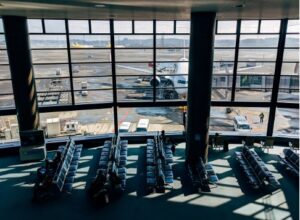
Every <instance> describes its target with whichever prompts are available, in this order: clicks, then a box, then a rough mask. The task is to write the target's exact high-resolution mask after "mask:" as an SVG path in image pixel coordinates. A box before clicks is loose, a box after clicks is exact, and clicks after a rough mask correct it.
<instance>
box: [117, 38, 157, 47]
mask: <svg viewBox="0 0 300 220" xmlns="http://www.w3.org/2000/svg"><path fill="white" fill-rule="evenodd" d="M125 47H126V48H130V47H137V48H139V47H141V48H144V47H153V36H152V35H138V36H136V35H135V36H134V35H115V48H125Z"/></svg>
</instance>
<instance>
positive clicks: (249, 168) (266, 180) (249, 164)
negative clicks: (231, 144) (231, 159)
mask: <svg viewBox="0 0 300 220" xmlns="http://www.w3.org/2000/svg"><path fill="white" fill-rule="evenodd" d="M235 155H236V159H237V160H238V161H239V163H240V166H241V168H242V169H243V171H244V173H245V175H246V176H247V178H248V180H249V183H250V185H251V186H252V187H253V188H260V187H263V186H265V185H267V184H269V185H271V186H273V187H275V188H278V187H279V185H280V184H279V182H278V181H277V180H276V179H275V177H274V176H273V174H272V173H271V172H270V171H269V170H268V168H267V167H266V165H265V163H264V162H263V161H262V159H261V158H260V157H259V156H258V155H257V153H256V152H255V151H254V150H251V149H249V148H248V147H243V150H242V152H235Z"/></svg>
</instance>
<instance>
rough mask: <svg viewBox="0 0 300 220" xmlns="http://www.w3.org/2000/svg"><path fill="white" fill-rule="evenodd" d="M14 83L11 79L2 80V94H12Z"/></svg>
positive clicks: (0, 87) (0, 84)
mask: <svg viewBox="0 0 300 220" xmlns="http://www.w3.org/2000/svg"><path fill="white" fill-rule="evenodd" d="M12 93H13V89H12V84H11V81H10V80H2V81H0V94H12Z"/></svg>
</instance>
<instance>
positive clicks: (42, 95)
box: [37, 91, 72, 106]
mask: <svg viewBox="0 0 300 220" xmlns="http://www.w3.org/2000/svg"><path fill="white" fill-rule="evenodd" d="M37 96H38V105H39V106H51V105H52V106H53V105H69V104H71V103H72V97H71V93H70V92H62V91H57V92H39V93H37Z"/></svg>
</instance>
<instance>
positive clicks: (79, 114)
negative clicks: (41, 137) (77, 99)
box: [40, 108, 114, 138]
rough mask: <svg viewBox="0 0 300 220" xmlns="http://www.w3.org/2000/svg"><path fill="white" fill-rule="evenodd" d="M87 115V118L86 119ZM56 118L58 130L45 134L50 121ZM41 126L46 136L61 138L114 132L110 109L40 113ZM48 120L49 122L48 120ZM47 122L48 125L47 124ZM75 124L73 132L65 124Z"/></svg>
mask: <svg viewBox="0 0 300 220" xmlns="http://www.w3.org/2000/svg"><path fill="white" fill-rule="evenodd" d="M87 115H88V116H89V117H87ZM55 118H58V119H59V121H58V124H59V125H60V126H59V128H60V129H58V130H56V131H55V130H54V129H51V130H52V133H48V132H47V127H48V126H49V127H50V126H51V124H50V123H51V121H53V120H51V119H55ZM40 119H41V126H42V127H44V129H45V134H46V136H47V137H48V138H49V137H61V136H69V135H83V136H85V135H89V136H90V135H97V134H107V133H112V132H114V119H113V110H112V108H106V109H95V110H82V111H67V112H47V113H40ZM48 119H49V120H48ZM47 120H48V123H49V125H48V123H47ZM68 122H69V123H70V122H77V123H78V124H77V126H76V128H75V131H71V130H69V129H68V128H67V126H66V124H67V123H68Z"/></svg>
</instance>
